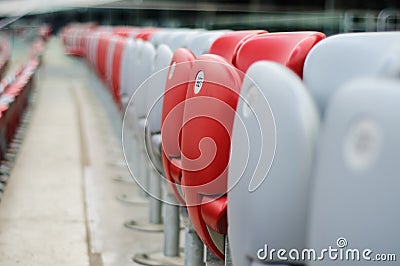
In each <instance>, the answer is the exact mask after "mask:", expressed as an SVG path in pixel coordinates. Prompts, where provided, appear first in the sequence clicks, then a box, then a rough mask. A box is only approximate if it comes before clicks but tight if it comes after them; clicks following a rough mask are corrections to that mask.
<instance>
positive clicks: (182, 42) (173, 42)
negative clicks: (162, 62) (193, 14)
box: [168, 30, 199, 52]
mask: <svg viewBox="0 0 400 266" xmlns="http://www.w3.org/2000/svg"><path fill="white" fill-rule="evenodd" d="M198 34H199V30H182V31H181V32H176V34H174V36H173V37H172V38H171V39H170V40H169V41H168V45H169V48H171V50H172V51H173V52H174V51H175V50H176V49H178V48H188V47H187V46H188V42H189V41H190V38H193V36H196V35H198Z"/></svg>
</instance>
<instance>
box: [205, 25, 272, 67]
mask: <svg viewBox="0 0 400 266" xmlns="http://www.w3.org/2000/svg"><path fill="white" fill-rule="evenodd" d="M265 33H267V31H265V30H244V31H232V32H228V33H225V34H223V35H222V36H220V37H218V38H217V39H216V40H215V41H214V42H213V43H212V44H211V47H210V50H209V51H208V53H210V54H215V55H219V56H222V57H223V58H225V59H226V60H227V61H228V62H230V63H232V61H233V59H234V58H235V55H236V51H237V49H238V47H239V46H240V45H241V44H242V43H243V42H245V41H246V40H247V39H249V38H252V37H254V36H256V35H259V34H265Z"/></svg>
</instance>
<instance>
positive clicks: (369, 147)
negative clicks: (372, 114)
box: [344, 118, 382, 171]
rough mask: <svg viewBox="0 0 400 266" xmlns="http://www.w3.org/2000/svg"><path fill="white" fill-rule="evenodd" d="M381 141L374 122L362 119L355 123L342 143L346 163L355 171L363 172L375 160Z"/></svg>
mask: <svg viewBox="0 0 400 266" xmlns="http://www.w3.org/2000/svg"><path fill="white" fill-rule="evenodd" d="M381 141H382V133H381V130H380V128H379V126H378V124H377V123H376V122H375V121H374V120H372V119H369V118H364V119H361V120H359V121H357V122H355V123H354V124H353V125H352V126H351V127H350V129H349V131H348V134H347V138H346V141H345V143H344V145H345V146H344V155H345V160H346V162H347V163H348V165H349V166H350V167H351V168H352V169H353V170H355V171H362V170H365V169H366V168H368V167H369V166H370V165H371V164H372V163H373V162H374V161H375V160H376V158H377V156H378V154H379V150H380V147H381Z"/></svg>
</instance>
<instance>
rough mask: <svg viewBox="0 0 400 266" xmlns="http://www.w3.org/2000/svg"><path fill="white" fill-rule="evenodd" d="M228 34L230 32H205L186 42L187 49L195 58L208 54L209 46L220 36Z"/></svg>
mask: <svg viewBox="0 0 400 266" xmlns="http://www.w3.org/2000/svg"><path fill="white" fill-rule="evenodd" d="M227 32H230V30H215V31H205V32H201V33H200V34H198V35H196V36H194V37H193V38H191V39H190V41H188V45H187V48H188V49H189V50H191V51H192V52H193V53H194V55H195V56H196V57H198V56H200V55H202V54H206V53H208V50H209V49H210V46H211V44H212V43H213V42H214V41H215V40H216V39H217V38H218V37H219V36H221V35H223V34H225V33H227Z"/></svg>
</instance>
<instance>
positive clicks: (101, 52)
mask: <svg viewBox="0 0 400 266" xmlns="http://www.w3.org/2000/svg"><path fill="white" fill-rule="evenodd" d="M111 36H112V35H111V33H108V32H106V33H102V34H101V35H100V37H99V43H98V47H97V64H96V66H97V70H98V73H99V75H100V77H101V78H102V79H103V80H105V74H106V62H107V51H108V46H109V44H110V40H111Z"/></svg>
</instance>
